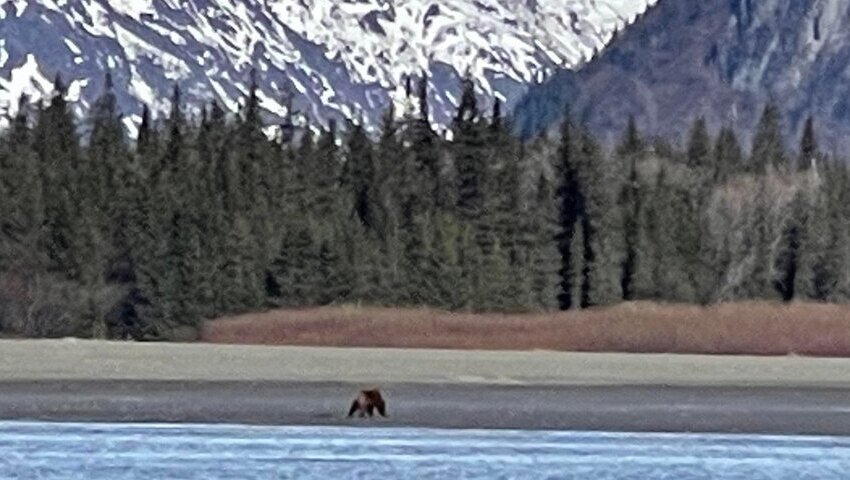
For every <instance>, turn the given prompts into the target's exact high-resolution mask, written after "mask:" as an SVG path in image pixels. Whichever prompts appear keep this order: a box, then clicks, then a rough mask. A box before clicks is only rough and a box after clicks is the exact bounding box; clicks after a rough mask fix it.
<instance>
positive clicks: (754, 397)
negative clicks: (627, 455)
mask: <svg viewBox="0 0 850 480" xmlns="http://www.w3.org/2000/svg"><path fill="white" fill-rule="evenodd" d="M367 385H374V386H378V387H380V388H381V389H382V390H383V391H384V392H385V395H386V397H387V399H388V403H389V412H390V417H389V418H386V419H375V420H372V421H369V420H366V421H364V420H359V419H353V420H350V419H346V418H345V413H346V410H347V407H348V405H349V402H350V401H351V399H352V397H353V395H354V394H355V393H356V391H357V389H359V388H360V387H361V386H367ZM0 419H45V420H73V421H152V422H202V423H210V422H212V423H217V422H226V423H255V424H290V425H339V424H344V425H348V424H351V425H358V426H375V425H380V426H431V427H446V428H523V429H526V428H552V429H573V430H588V429H593V430H627V431H717V432H759V433H808V434H842V435H850V360H839V359H810V358H799V357H781V358H756V357H700V356H670V355H608V354H568V353H554V352H475V351H466V352H463V351H437V350H380V349H334V348H292V347H284V348H274V347H245V346H220V345H203V344H192V345H175V344H126V343H104V342H90V341H2V342H0Z"/></svg>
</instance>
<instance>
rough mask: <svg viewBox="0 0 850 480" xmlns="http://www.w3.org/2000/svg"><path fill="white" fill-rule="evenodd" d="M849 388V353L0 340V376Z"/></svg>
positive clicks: (47, 378)
mask: <svg viewBox="0 0 850 480" xmlns="http://www.w3.org/2000/svg"><path fill="white" fill-rule="evenodd" d="M9 380H26V381H32V380H139V381H141V380H147V381H165V380H184V381H276V382H337V383H354V384H360V383H365V384H373V383H374V384H383V383H415V384H421V383H432V384H477V385H549V386H557V385H587V386H590V385H596V386H605V385H614V386H622V385H678V386H704V387H705V386H712V387H724V386H725V387H747V386H760V387H771V386H775V387H784V388H788V387H791V388H793V387H807V388H811V387H819V388H827V387H832V388H850V359H835V358H805V357H742V356H735V357H733V356H696V355H637V354H587V353H563V352H548V351H533V352H514V351H495V352H488V351H460V350H416V349H365V348H314V347H263V346H235V345H209V344H167V343H149V344H135V343H121V342H98V341H85V340H55V341H53V340H32V341H30V340H24V341H18V340H8V341H0V381H9Z"/></svg>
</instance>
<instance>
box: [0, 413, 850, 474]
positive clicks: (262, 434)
mask: <svg viewBox="0 0 850 480" xmlns="http://www.w3.org/2000/svg"><path fill="white" fill-rule="evenodd" d="M847 472H850V438H841V437H794V436H754V435H704V434H699V435H696V434H644V433H641V434H623V433H596V432H548V431H547V432H543V431H503V430H486V431H485V430H438V429H413V428H364V429H358V428H337V427H248V426H232V425H226V426H225V425H159V424H145V425H136V424H82V423H21V422H9V423H0V478H2V479H7V478H9V479H12V478H19V479H27V480H29V479H84V480H119V479H134V480H135V479H138V480H151V479H173V480H184V479H186V480H188V479H197V480H215V479H239V480H248V479H287V478H292V479H299V480H307V479H321V480H325V479H348V478H351V479H371V478H374V479H381V480H386V479H395V478H398V479H451V480H458V479H487V480H493V479H515V478H516V479H597V480H605V479H618V480H619V479H635V480H647V479H671V480H687V479H700V480H702V479H729V480H755V479H766V480H767V479H769V480H779V479H788V480H803V479H818V480H829V479H846V478H847V475H848V473H847Z"/></svg>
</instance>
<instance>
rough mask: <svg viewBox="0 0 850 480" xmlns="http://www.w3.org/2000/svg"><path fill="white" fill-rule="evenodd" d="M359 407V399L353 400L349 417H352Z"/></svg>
mask: <svg viewBox="0 0 850 480" xmlns="http://www.w3.org/2000/svg"><path fill="white" fill-rule="evenodd" d="M359 408H360V404H359V402H358V401H357V400H355V401H354V402H352V403H351V408H350V409H349V410H348V417H349V418H350V417H351V416H352V415H354V412H356V411H357V410H358V409H359Z"/></svg>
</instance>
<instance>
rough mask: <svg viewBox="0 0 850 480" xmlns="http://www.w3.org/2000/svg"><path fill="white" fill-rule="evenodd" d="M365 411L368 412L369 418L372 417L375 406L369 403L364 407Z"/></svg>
mask: <svg viewBox="0 0 850 480" xmlns="http://www.w3.org/2000/svg"><path fill="white" fill-rule="evenodd" d="M366 413H368V414H369V418H372V415H374V414H375V406H374V405H372V404H371V403H370V404H369V406H368V407H366Z"/></svg>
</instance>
